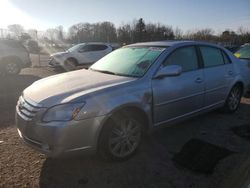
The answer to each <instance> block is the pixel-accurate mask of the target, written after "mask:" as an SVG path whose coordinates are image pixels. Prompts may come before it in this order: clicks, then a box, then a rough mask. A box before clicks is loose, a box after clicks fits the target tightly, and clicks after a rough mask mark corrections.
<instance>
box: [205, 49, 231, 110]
mask: <svg viewBox="0 0 250 188" xmlns="http://www.w3.org/2000/svg"><path fill="white" fill-rule="evenodd" d="M200 53H201V57H202V60H203V65H204V76H205V83H206V84H205V106H207V107H208V106H213V105H217V104H221V103H224V101H225V99H226V98H227V94H228V91H229V89H230V88H229V86H230V83H231V81H232V80H233V78H234V75H235V72H234V69H233V66H232V63H231V62H230V59H229V58H228V56H227V55H226V54H225V52H224V51H223V50H221V49H220V48H216V47H211V46H200Z"/></svg>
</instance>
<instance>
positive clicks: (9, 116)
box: [0, 75, 41, 127]
mask: <svg viewBox="0 0 250 188" xmlns="http://www.w3.org/2000/svg"><path fill="white" fill-rule="evenodd" d="M39 79H41V78H40V77H38V76H33V75H15V76H2V77H0V101H1V105H0V112H1V113H0V120H1V124H0V127H3V126H9V125H11V124H13V123H14V113H15V106H16V103H17V100H18V98H19V96H20V95H21V93H22V91H23V90H24V89H25V88H26V87H28V86H29V85H31V84H32V83H33V82H35V81H36V80H39Z"/></svg>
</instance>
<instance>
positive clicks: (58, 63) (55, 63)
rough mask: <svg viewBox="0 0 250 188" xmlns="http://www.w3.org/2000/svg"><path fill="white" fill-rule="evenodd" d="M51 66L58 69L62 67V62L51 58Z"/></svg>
mask: <svg viewBox="0 0 250 188" xmlns="http://www.w3.org/2000/svg"><path fill="white" fill-rule="evenodd" d="M48 63H49V66H51V67H54V68H57V67H62V65H61V63H60V61H58V60H56V59H55V58H54V57H50V59H49V62H48Z"/></svg>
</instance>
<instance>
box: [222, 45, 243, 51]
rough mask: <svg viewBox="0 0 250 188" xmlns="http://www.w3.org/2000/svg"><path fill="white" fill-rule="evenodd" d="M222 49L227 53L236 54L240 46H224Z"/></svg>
mask: <svg viewBox="0 0 250 188" xmlns="http://www.w3.org/2000/svg"><path fill="white" fill-rule="evenodd" d="M224 48H226V49H228V50H229V51H231V52H232V53H234V52H236V51H237V50H238V49H239V48H240V46H237V45H226V46H224Z"/></svg>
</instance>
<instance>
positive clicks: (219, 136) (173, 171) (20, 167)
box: [0, 68, 250, 188]
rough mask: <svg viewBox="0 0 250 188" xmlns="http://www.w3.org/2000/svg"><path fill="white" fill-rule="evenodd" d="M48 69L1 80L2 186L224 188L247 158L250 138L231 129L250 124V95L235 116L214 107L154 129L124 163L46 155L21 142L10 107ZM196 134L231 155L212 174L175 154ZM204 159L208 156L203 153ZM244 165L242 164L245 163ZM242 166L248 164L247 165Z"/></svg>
mask: <svg viewBox="0 0 250 188" xmlns="http://www.w3.org/2000/svg"><path fill="white" fill-rule="evenodd" d="M53 74H55V72H54V71H53V70H52V69H49V68H43V69H41V68H40V69H39V68H30V69H25V70H23V71H22V73H21V75H20V76H17V77H12V78H3V79H0V86H1V88H0V89H1V91H0V93H1V94H0V98H1V102H3V104H2V105H1V106H0V111H1V113H0V122H1V123H0V187H60V188H61V187H101V188H103V187H149V188H151V187H152V188H156V187H170V188H183V187H189V188H198V187H199V188H212V187H222V186H224V185H227V186H226V187H227V188H228V184H226V183H225V182H227V183H228V182H230V180H231V179H232V178H231V177H232V176H236V175H237V174H238V171H236V172H237V174H232V173H236V172H235V169H241V168H240V166H242V164H244V162H245V161H248V160H249V159H250V156H249V154H248V153H249V148H250V141H248V140H246V139H244V138H241V137H239V136H237V135H235V134H234V133H233V131H232V130H231V128H232V127H235V126H241V125H248V124H249V126H250V99H242V105H241V108H240V110H239V111H238V112H236V113H235V114H230V115H228V114H223V113H220V112H218V111H215V112H211V113H209V114H206V115H202V116H199V117H196V118H194V119H192V120H189V121H186V122H183V123H180V124H177V125H173V126H171V127H168V128H162V129H158V130H156V131H154V132H153V133H152V134H151V135H150V136H148V137H147V139H146V140H145V143H144V144H143V145H142V147H141V148H140V149H139V150H138V152H137V153H136V155H135V156H133V157H132V158H131V159H129V160H128V161H124V162H119V163H117V162H113V163H111V162H104V161H102V160H100V159H99V158H98V157H97V156H85V157H84V156H81V157H74V158H65V159H49V158H46V157H45V156H44V155H42V154H39V153H37V152H36V151H34V150H32V149H30V148H29V147H27V146H26V145H24V144H23V143H22V141H21V139H20V138H19V136H18V134H17V131H16V128H15V126H14V108H15V103H16V101H17V98H18V96H19V95H20V93H21V91H22V90H23V88H25V87H27V86H28V85H30V84H31V83H32V82H33V81H35V80H37V79H40V78H42V77H46V76H49V75H53ZM193 138H197V139H201V140H204V141H207V142H209V143H212V144H215V145H217V146H220V147H223V148H226V149H228V150H230V151H232V152H233V153H234V154H232V155H229V156H228V157H226V158H224V159H223V160H221V161H220V162H219V163H218V164H217V165H216V167H215V169H214V171H213V173H211V174H203V173H197V172H194V171H191V170H189V169H185V168H184V167H182V166H180V165H177V164H175V163H174V162H173V160H172V159H173V157H174V156H175V154H176V153H178V152H179V151H180V150H181V149H182V147H183V146H184V144H185V143H186V142H188V141H189V140H190V139H193ZM205 157H207V158H209V157H211V156H205ZM243 166H244V165H243ZM245 166H246V165H245ZM236 181H237V180H236Z"/></svg>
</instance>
